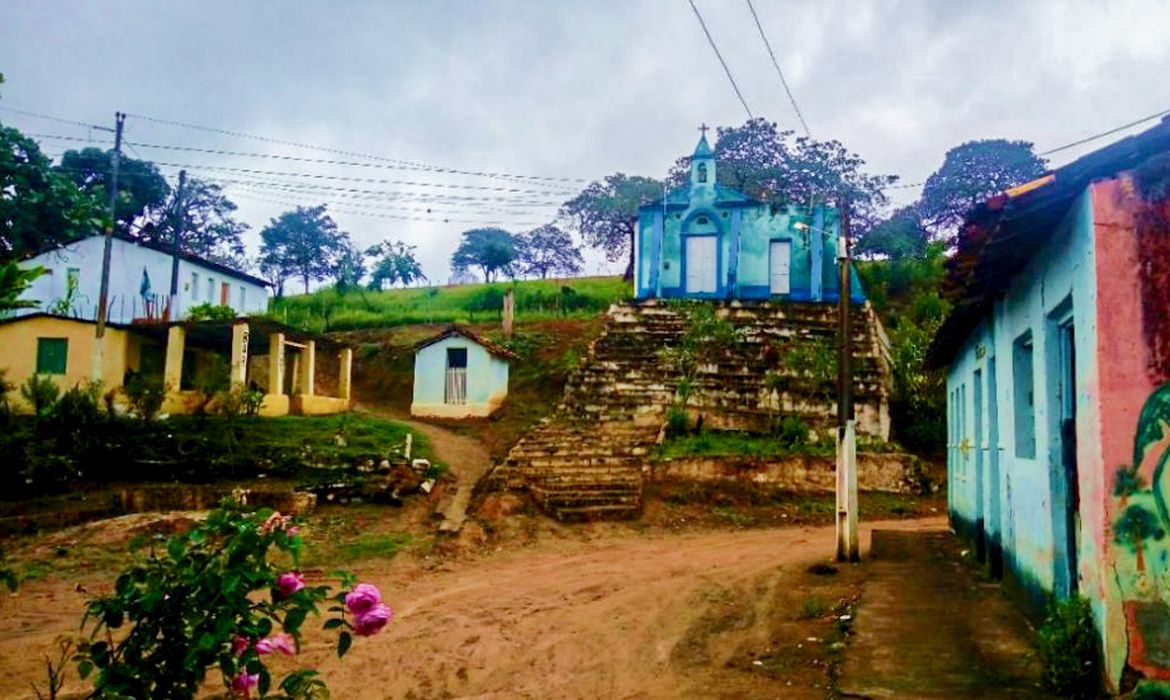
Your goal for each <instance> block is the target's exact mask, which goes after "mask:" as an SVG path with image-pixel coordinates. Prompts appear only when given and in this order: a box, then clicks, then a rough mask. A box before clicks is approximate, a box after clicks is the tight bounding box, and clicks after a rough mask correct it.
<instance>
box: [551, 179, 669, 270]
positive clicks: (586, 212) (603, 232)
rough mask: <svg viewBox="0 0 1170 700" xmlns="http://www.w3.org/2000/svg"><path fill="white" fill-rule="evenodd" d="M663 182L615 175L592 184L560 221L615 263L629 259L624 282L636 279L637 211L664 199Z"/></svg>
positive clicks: (565, 208)
mask: <svg viewBox="0 0 1170 700" xmlns="http://www.w3.org/2000/svg"><path fill="white" fill-rule="evenodd" d="M662 194H663V191H662V182H661V181H659V180H654V179H652V178H648V177H641V176H638V175H626V174H624V173H615V174H613V175H610V176H609V177H607V178H605V179H604V180H602V181H599V182H592V183H590V184H589V186H588V187H586V188H585V189H584V190H583V191H582V192H581V193H580V194H578V195H577V196H576V197H574V198H573V199H570V200H569V201H567V202H565V203H564V204H562V205H561V210H560V217H561V218H562V219H563V220H565V221H566V222H567V223H568V225H569V226H570V227H571V228H573V229H575V230H576V231H577V232H578V233H580V234H581V238H582V240H584V241H585V245H587V246H590V247H591V248H598V249H600V250H602V251H604V252H605V258H606V260H609V261H610V262H615V261H617V260H621V259H622V258H623V257H628V259H629V262H628V264H627V265H626V272H625V278H626V279H632V278H633V276H634V235H635V234H636V233H637V232H638V207H640V206H642V205H643V204H646V203H648V202H652V201H654V200H655V199H658V198H660V197H662Z"/></svg>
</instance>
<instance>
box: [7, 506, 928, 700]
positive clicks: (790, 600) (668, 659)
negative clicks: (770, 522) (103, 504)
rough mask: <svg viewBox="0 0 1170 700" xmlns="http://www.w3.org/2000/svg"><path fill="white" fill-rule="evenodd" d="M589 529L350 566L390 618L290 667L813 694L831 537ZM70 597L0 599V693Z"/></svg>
mask: <svg viewBox="0 0 1170 700" xmlns="http://www.w3.org/2000/svg"><path fill="white" fill-rule="evenodd" d="M942 524H943V521H942V520H941V519H930V520H913V521H901V522H887V523H881V524H880V526H881V527H886V528H915V529H916V528H924V527H940V526H942ZM872 525H874V524H871V526H872ZM599 532H603V533H604V534H599V535H598V536H597V537H595V538H593V539H590V540H582V539H565V540H556V539H548V540H542V541H540V542H538V543H537V544H535V545H532V546H528V547H519V548H515V549H508V550H503V551H496V552H489V553H487V554H483V555H474V556H469V557H466V558H461V559H456V560H448V561H446V562H444V563H441V564H439V565H438V566H436V565H435V564H434V563H433V562H430V563H428V562H427V561H426V560H421V559H420V560H413V561H407V560H402V561H392V562H385V563H380V564H374V565H359V566H356V567H354V569H355V573H357V574H358V575H359V576H360V578H362V579H363V580H369V581H372V582H374V583H376V584H377V585H379V586H380V587H381V588H382V590H383V591H384V593H385V595H386V597H387V598H388V602H390V603H391V605H392V606H393V607H394V610H395V619H394V621H393V622H392V623H391V625H390V626H389V627H388V628H387V630H386V632H385V633H383V634H382V635H380V636H378V637H375V638H371V639H359V640H358V641H357V643H355V644H354V648H353V649H352V651H351V652H350V654H349V655H348V656H347V657H346V658H345V659H344V661H338V660H337V658H336V655H335V654H334V653H333V648H332V646H331V644H330V641H329V638H328V637H326V636H325V634H324V633H320V632H314V633H312V634H311V635H310V636H309V638H308V639H307V640H306V641H307V644H306V645H305V647H304V648H303V650H302V653H301V655H300V656H299V657H298V658H297V661H298V662H299V663H303V664H305V665H310V666H315V667H316V668H318V669H320V670H321V671H322V673H323V675H324V677H325V679H326V680H327V682H328V684H329V686H330V688H331V689H332V690H333V697H336V698H347V699H348V698H354V699H365V698H440V697H457V698H677V697H704V698H705V697H713V698H719V697H726V698H733V697H735V698H739V697H782V698H820V697H824V695H825V692H826V690H825V684H826V682H827V677H828V676H827V674H826V672H825V669H824V668H823V663H824V662H823V661H822V660H821V659H823V657H824V650H823V649H819V648H818V644H819V643H820V642H821V640H820V639H815V640H813V641H809V635H810V634H813V635H814V636H815V635H816V634H817V633H816V632H815V630H816V629H818V626H820V628H823V627H825V625H828V624H830V623H831V622H832V619H833V618H832V615H831V613H830V614H829V618H828V619H829V622H825V621H823V620H816V619H814V620H801V618H802V615H801V610H802V607H801V606H802V603H803V604H804V606H805V607H806V608H807V607H808V602H807V601H809V600H810V599H813V598H818V597H819V599H822V600H825V601H830V602H831V600H832V599H834V598H835V597H839V596H841V595H848V593H849V590H850V588H851V587H852V588H855V587H856V585H857V583H858V581H859V577H858V575H857V574H858V572H857V571H856V570H855V569H854V568H853V567H845V568H843V569H842V570H841V572H840V573H839V574H838V575H835V576H814V575H812V574H810V573H808V572H806V569H807V567H808V566H809V565H810V564H813V563H816V562H819V561H826V556H825V555H826V553H828V552H831V551H832V541H833V530H832V528H823V527H820V528H795V527H794V528H786V529H769V530H751V531H721V532H709V533H702V534H683V535H669V536H667V535H645V534H638V533H636V532H632V531H626V532H625V533H619V534H615V533H613V532H611V531H608V530H606V531H599ZM863 541H866V542H867V541H868V535H866V536H864V537H863ZM84 597H85V596H84V595H83V594H81V593H76V592H74V591H73V590H72V586H71V585H69V584H68V583H67V582H61V581H57V582H55V583H54V582H53V581H52V580H50V581H42V582H31V583H30V584H28V585H27V586H26V587H25V588H24V589H23V590H22V591H21V592H20V593H19V594H18V595H16V596H12V597H8V596H5V597H4V599H3V600H2V601H0V667H3V668H5V669H6V673H5V674H3V675H2V676H0V697H26V696H30V693H29V682H30V681H36V680H39V679H40V677H41V675H42V673H43V672H42V670H41V664H40V662H39V660H38V659H39V655H40V653H41V652H42V651H47V650H48V647H49V645H50V643H51V640H52V639H53V637H54V636H55V635H56V634H58V633H62V632H70V631H73V630H76V624H77V620H78V615H79V613H80V610H81V604H82V601H83V600H84ZM816 615H817V612H816V611H813V615H812V616H813V617H815V616H816ZM804 617H808V615H805V616H804ZM820 617H821V618H824V617H825V612H824V611H823V610H822V611H820ZM307 627H310V628H315V627H316V626H315V625H307ZM810 629H811V630H813V632H811V633H810V632H809V630H810ZM274 670H277V671H279V669H274Z"/></svg>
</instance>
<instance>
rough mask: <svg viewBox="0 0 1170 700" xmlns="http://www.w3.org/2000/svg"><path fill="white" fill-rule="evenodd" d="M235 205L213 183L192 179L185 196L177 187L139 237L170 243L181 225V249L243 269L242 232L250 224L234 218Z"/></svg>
mask: <svg viewBox="0 0 1170 700" xmlns="http://www.w3.org/2000/svg"><path fill="white" fill-rule="evenodd" d="M235 212H236V205H235V203H234V202H232V201H231V200H230V199H228V198H227V196H226V195H224V193H223V188H222V187H221V186H220V185H218V184H216V183H214V182H207V181H206V180H200V179H198V178H191V179H190V180H188V181H187V183H186V186H185V187H184V188H183V192H182V195H181V196H180V194H179V191H178V190H177V189H176V190H174V191H172V192H171V193H170V196H169V197H168V198H167V202H166V204H165V205H164V206H163V207H162V209H161V210H160V211H158V212H156V213H155V216H154V220H153V221H151V222H149V223H147V224H145V225H144V226H143V227H142V229H141V230H140V231H138V233H137V237H138V238H141V239H143V240H146V241H150V242H153V243H160V244H165V245H168V246H169V245H171V244H172V243H173V241H174V235H175V230H176V229H177V228H178V227H179V226H180V222H181V226H182V232H183V233H182V235H181V236H180V237H179V249H180V250H183V251H185V252H188V253H193V254H195V255H198V256H200V257H203V258H207V259H208V260H212V261H214V262H217V263H220V264H222V265H227V266H229V267H234V268H237V269H242V268H244V267H246V264H245V262H244V241H243V238H242V236H243V234H244V233H245V232H246V231H247V230H248V225H247V224H245V223H244V222H242V221H237V220H236V218H235Z"/></svg>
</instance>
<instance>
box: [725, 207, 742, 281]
mask: <svg viewBox="0 0 1170 700" xmlns="http://www.w3.org/2000/svg"><path fill="white" fill-rule="evenodd" d="M742 218H743V212H741V211H740V210H738V209H736V210H734V211H732V212H731V240H730V241H728V249H729V250H730V260H728V261H727V289H728V293H729V296H732V297H736V296H738V295H739V227H740V221H741V219H742Z"/></svg>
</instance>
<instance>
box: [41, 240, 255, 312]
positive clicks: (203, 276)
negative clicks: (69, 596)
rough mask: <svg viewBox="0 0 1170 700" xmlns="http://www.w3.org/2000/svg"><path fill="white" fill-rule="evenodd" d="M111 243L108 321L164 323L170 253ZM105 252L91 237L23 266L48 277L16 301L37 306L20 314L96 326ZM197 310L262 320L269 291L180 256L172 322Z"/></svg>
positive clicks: (239, 276)
mask: <svg viewBox="0 0 1170 700" xmlns="http://www.w3.org/2000/svg"><path fill="white" fill-rule="evenodd" d="M111 243H112V245H111V249H110V287H109V294H108V299H109V307H108V309H107V311H108V320H109V321H110V322H112V323H131V322H132V321H134V320H139V319H154V320H159V319H161V318H163V315H164V312H165V310H166V306H167V299H168V297H169V295H170V289H171V269H172V263H173V258H172V256H171V253H170V251H168V250H166V249H165V248H163V247H162V246H154V245H150V244H145V243H142V242H140V241H135V240H133V239H129V238H124V237H120V236H115V237H114V238H113V240H112V242H111ZM104 246H105V237H104V236H102V235H94V236H90V237H88V238H83V239H81V240H78V241H74V242H73V243H69V244H66V245H64V246H61V247H60V248H57V249H55V250H51V251H49V252H47V253H41V254H40V255H37V256H35V257H32V258H29V259H28V260H25V261H23V262H22V263H21V267H26V268H28V267H37V266H40V267H43V268H45V270H46V274H44V275H41V276H40V277H38V278H37V279H36V280H35V281H34V282H33V284H32V286H30V287H29V288H28V289H27V290H25V292H24V294H22V295H21V298H22V299H27V300H32V301H35V302H37V303H38V305H39V306H38V308H36V309H28V310H26V311H25V313H31V312H37V311H41V312H45V311H49V312H52V313H56V314H58V315H62V316H70V317H74V318H82V319H93V318H95V317H96V315H97V307H98V298H99V296H100V294H101V276H102V253H103V250H104ZM71 289H72V291H70V290H71ZM200 304H212V305H225V306H230V307H231V308H232V309H233V310H234V311H235V312H236V313H237V314H238V315H241V316H246V315H249V314H256V313H263V312H264V311H266V310H267V309H268V287H267V284H266V283H265V281H264V280H262V279H260V278H258V277H253V276H252V275H249V274H247V273H244V272H239V271H237V270H233V269H231V268H229V267H226V266H224V265H220V264H218V263H214V262H211V261H209V260H205V259H203V258H200V257H198V256H195V255H191V254H187V253H180V254H179V275H178V295H177V299H176V302H175V307H176V308H175V309H174V310H173V312H172V313H170V314H169V317H170V318H171V319H172V320H179V319H182V318H184V317H185V316H186V315H187V313H188V311H189V310H190V309H191V307H193V306H198V305H200Z"/></svg>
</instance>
